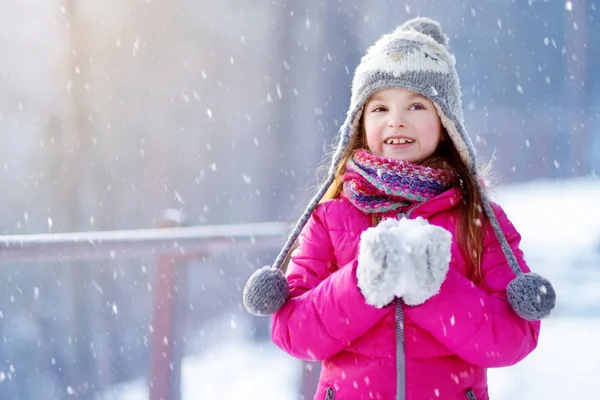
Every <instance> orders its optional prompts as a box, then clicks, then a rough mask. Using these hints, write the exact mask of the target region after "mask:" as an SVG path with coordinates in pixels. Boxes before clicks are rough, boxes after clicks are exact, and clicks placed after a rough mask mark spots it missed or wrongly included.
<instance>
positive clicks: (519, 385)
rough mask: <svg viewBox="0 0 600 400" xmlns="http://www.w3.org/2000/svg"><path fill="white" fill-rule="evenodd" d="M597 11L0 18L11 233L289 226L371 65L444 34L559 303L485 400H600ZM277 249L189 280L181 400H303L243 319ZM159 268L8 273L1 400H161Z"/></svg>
mask: <svg viewBox="0 0 600 400" xmlns="http://www.w3.org/2000/svg"><path fill="white" fill-rule="evenodd" d="M599 8H600V3H599V2H598V1H597V0H582V1H562V0H557V1H554V0H527V1H525V0H523V1H515V0H499V1H493V2H491V1H490V2H482V1H479V0H461V1H459V2H447V1H441V0H438V1H434V0H421V1H412V0H407V1H401V2H399V1H392V0H378V1H374V0H360V1H359V0H348V1H338V0H328V1H326V2H322V1H314V0H308V1H303V2H297V1H292V0H281V1H272V2H261V1H256V2H246V1H241V0H224V1H221V2H208V1H192V0H128V1H102V2H100V1H93V0H44V1H41V0H19V1H17V0H0V32H1V34H0V54H2V61H1V62H0V90H1V93H2V101H0V135H1V138H2V146H0V187H2V189H3V190H2V195H1V196H0V234H1V235H4V236H6V235H21V234H38V233H61V232H85V231H104V230H122V229H151V228H157V227H159V226H160V225H161V219H162V216H163V211H164V210H166V209H175V210H178V211H180V212H181V213H183V214H185V216H186V221H187V222H186V223H187V225H190V226H208V225H221V224H244V223H252V222H266V221H281V222H284V223H290V222H292V221H294V218H295V217H296V216H297V215H298V213H299V212H300V211H301V208H302V207H304V205H305V204H306V200H307V198H308V197H309V196H310V194H311V193H312V192H311V191H312V190H313V189H314V187H315V185H316V184H317V171H316V169H317V166H318V165H319V164H320V162H321V159H322V156H323V154H324V153H325V152H326V151H327V150H329V147H328V146H329V144H330V143H331V140H332V138H333V136H334V135H335V133H336V131H337V128H338V126H339V125H340V124H341V122H342V120H343V118H344V116H345V111H346V108H347V106H348V102H349V85H350V81H351V75H352V72H353V70H354V68H355V67H356V65H357V63H358V61H359V59H360V57H361V55H362V54H363V53H364V51H365V50H366V47H367V46H368V45H369V44H371V43H372V42H373V41H374V40H376V39H377V38H378V37H379V36H380V35H381V34H383V33H386V32H388V31H390V30H392V29H393V28H394V27H395V26H396V25H398V24H400V23H401V22H403V21H404V20H405V19H407V18H410V17H414V16H417V15H425V16H430V17H433V18H436V19H438V20H440V22H441V23H442V24H443V27H444V29H445V31H446V32H447V34H448V35H449V37H450V39H451V42H450V46H451V50H452V51H453V52H454V53H455V55H456V58H457V67H458V70H459V74H460V76H461V80H462V82H461V83H462V88H463V102H464V106H465V119H466V123H467V129H468V130H469V132H470V134H471V136H472V137H473V138H474V141H475V145H476V147H477V150H478V151H479V155H480V157H481V158H482V160H489V159H490V158H492V157H493V169H494V172H495V174H494V177H493V178H494V181H495V183H496V185H495V186H494V188H493V196H494V198H495V199H496V200H497V201H498V202H500V203H501V204H502V205H503V206H504V207H505V209H506V211H507V213H508V215H509V217H510V218H511V219H512V221H513V223H514V224H515V225H516V227H517V228H518V229H519V231H520V232H521V234H522V236H523V248H524V251H525V254H526V257H527V260H528V262H529V264H530V266H531V267H532V268H533V269H534V270H536V271H537V272H540V273H542V274H543V275H545V276H547V277H548V278H550V279H551V280H552V281H553V283H554V284H555V286H556V289H557V292H558V296H559V298H558V305H557V308H556V310H555V312H554V313H553V315H552V316H551V317H550V318H549V319H548V320H546V321H544V323H543V325H542V334H541V337H540V343H539V346H538V348H537V349H536V350H535V352H534V353H533V354H532V355H531V356H530V357H528V358H527V359H526V360H525V361H524V362H522V363H521V364H519V365H517V366H515V367H511V368H505V369H499V370H492V371H490V373H489V375H490V392H491V395H492V398H493V399H494V400H504V399H567V398H590V399H591V398H600V386H599V385H598V378H600V345H598V339H597V338H598V337H600V208H599V207H598V204H599V203H598V201H599V200H598V199H599V198H600V180H599V178H598V176H597V174H598V173H599V172H600V84H599V72H598V71H599V70H600V46H598V45H597V41H598V38H600V9H599ZM281 239H282V238H278V239H277V240H275V241H274V243H272V245H271V246H270V247H268V248H264V247H261V248H257V247H256V246H254V247H253V246H247V245H241V244H235V245H233V244H231V245H228V246H226V247H225V248H220V251H216V252H213V253H210V254H209V253H204V254H202V255H199V256H197V257H195V258H191V259H189V260H187V262H185V264H184V265H178V268H180V269H183V268H185V270H186V273H187V276H186V279H185V281H183V282H179V285H180V286H179V287H178V294H179V295H178V298H179V299H180V300H181V301H182V302H183V303H182V304H181V307H180V309H179V311H178V313H177V315H176V319H175V323H176V325H177V332H178V336H177V338H175V339H177V343H178V350H179V351H180V353H181V354H180V355H181V359H182V361H181V364H180V371H181V372H180V376H181V380H180V381H181V385H180V393H181V399H184V400H190V399H199V398H207V399H211V398H220V399H238V398H247V399H290V400H291V399H300V398H303V397H302V396H304V395H306V396H310V398H312V392H311V389H312V388H313V387H312V386H311V385H312V384H313V382H312V379H314V375H315V373H316V372H317V368H316V366H314V365H304V364H302V363H300V362H298V361H296V360H294V359H292V358H291V357H289V356H287V355H285V354H284V353H283V352H281V351H279V350H278V349H276V348H274V347H273V346H272V345H271V344H270V343H269V336H268V332H269V326H268V323H269V321H268V319H261V318H251V317H250V316H248V314H247V313H245V311H244V310H243V309H242V305H241V288H242V286H243V284H244V282H245V281H246V279H247V277H248V276H249V275H250V274H251V273H252V272H253V271H254V269H256V268H258V267H260V266H262V265H264V264H267V263H269V262H271V261H272V259H273V257H274V256H275V253H276V251H277V250H278V247H277V246H278V245H280V244H281ZM0 245H1V241H0ZM1 253H2V248H1V247H0V255H1ZM156 259H157V258H156V257H155V256H153V254H152V253H151V252H140V253H136V254H133V256H132V257H105V258H100V259H97V260H86V261H82V260H69V259H62V260H56V259H52V260H50V259H49V260H42V261H37V262H17V261H2V262H0V271H1V272H0V338H1V340H0V399H19V400H31V399H36V400H37V399H71V398H74V399H93V400H113V399H114V400H116V399H119V400H120V399H123V400H138V399H140V400H141V399H148V398H149V392H150V391H149V385H148V382H149V379H148V377H149V375H150V373H151V371H150V370H151V365H152V359H153V358H152V343H151V342H152V339H153V331H154V329H155V327H154V326H153V322H152V321H153V319H152V316H153V304H154V303H153V302H154V300H155V295H156V272H157V267H156V264H157V261H156ZM171 339H173V338H171ZM166 340H168V338H166ZM168 367H170V368H171V369H174V370H178V369H179V365H177V366H173V365H169V366H168Z"/></svg>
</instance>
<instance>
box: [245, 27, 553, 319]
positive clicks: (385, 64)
mask: <svg viewBox="0 0 600 400" xmlns="http://www.w3.org/2000/svg"><path fill="white" fill-rule="evenodd" d="M448 42H449V39H448V37H447V36H446V34H445V33H444V32H443V31H442V28H441V27H440V24H439V23H438V22H436V21H433V20H431V19H429V18H415V19H411V20H409V21H407V22H405V23H404V24H402V25H400V26H399V27H398V28H396V30H394V31H393V32H392V33H389V34H386V35H384V36H382V37H381V38H380V39H379V40H378V41H377V42H376V43H375V44H374V45H372V46H371V47H370V48H369V49H368V51H367V53H366V54H365V56H364V57H363V58H362V60H361V62H360V64H359V65H358V67H357V68H356V71H355V73H354V79H353V82H352V96H351V100H350V108H349V110H348V113H347V116H346V120H345V121H344V124H343V125H342V126H341V128H340V132H339V141H338V145H337V148H336V151H335V153H334V155H333V158H332V162H331V166H330V168H329V172H328V175H327V178H326V180H325V182H324V183H323V185H322V186H321V187H320V188H319V190H318V192H317V194H316V195H315V196H314V197H313V198H312V200H311V201H310V204H309V205H308V207H307V208H306V210H305V211H304V213H303V214H302V216H301V217H300V219H299V220H298V222H297V223H296V226H295V227H294V230H293V231H292V232H291V234H290V235H289V237H288V239H287V241H286V243H285V244H284V246H283V248H282V250H281V252H280V253H279V255H278V256H277V258H276V259H275V262H274V263H273V265H272V266H266V267H263V268H261V269H259V270H258V271H256V272H255V273H254V274H253V275H252V276H251V277H250V279H249V280H248V282H247V283H246V286H245V288H244V294H243V296H244V305H245V306H246V309H247V310H248V311H249V312H250V313H252V314H255V315H259V316H265V315H269V314H272V313H274V312H276V311H277V310H279V308H281V307H282V306H283V304H284V303H285V301H286V300H287V298H288V294H289V293H288V292H289V287H288V282H287V279H286V277H285V276H284V274H283V272H282V271H281V266H282V265H283V263H284V261H285V259H286V257H287V255H288V253H289V252H290V250H291V248H292V246H293V244H294V242H295V241H296V239H297V238H298V236H299V234H300V231H301V230H302V228H303V227H304V225H305V224H306V222H307V221H308V219H309V218H310V216H311V214H312V212H313V210H314V209H315V207H316V206H317V204H318V203H319V201H320V200H321V198H322V197H323V195H324V194H325V192H326V191H327V189H328V188H329V186H330V185H331V183H332V182H333V181H334V179H335V174H336V171H337V168H338V164H339V163H340V161H341V159H342V154H343V151H344V149H345V148H346V146H347V145H348V143H349V142H350V138H351V137H353V135H358V134H360V132H358V126H359V123H360V119H361V116H362V112H363V107H364V105H365V102H366V101H367V99H368V98H369V97H370V96H371V95H373V94H374V93H375V92H377V91H379V90H381V89H386V88H404V89H408V90H411V91H414V92H417V93H419V94H421V95H423V96H425V97H427V98H428V99H430V100H431V101H432V102H433V104H434V105H435V107H436V109H437V112H438V115H439V116H440V119H441V122H442V125H443V126H444V128H445V129H446V131H447V132H448V136H449V137H450V139H451V140H452V143H453V145H454V147H455V148H456V150H457V151H458V154H459V155H460V157H461V159H462V161H463V162H464V163H465V165H466V166H467V167H468V169H469V171H470V172H471V173H472V174H473V176H474V177H477V165H476V161H475V160H476V155H475V148H474V147H473V144H472V142H471V139H470V138H469V136H468V135H467V131H466V129H465V127H464V121H463V111H462V100H461V96H462V94H461V90H460V83H459V79H458V74H457V72H456V65H455V64H456V61H455V59H454V56H453V55H452V54H451V53H450V52H449V51H448V47H447V46H448ZM474 181H475V182H476V183H477V190H478V191H479V193H480V195H481V200H482V206H483V210H484V212H485V213H486V215H487V217H488V219H489V221H490V223H491V225H492V227H493V229H494V232H495V234H496V236H497V238H498V241H499V242H500V244H501V247H502V251H503V252H504V255H505V257H506V259H507V261H508V265H509V266H510V267H511V269H512V270H513V271H514V273H515V275H516V279H514V280H513V281H511V282H510V283H509V285H508V287H507V296H508V301H509V302H510V304H511V306H512V307H513V309H514V310H515V311H516V312H517V314H519V315H520V316H521V317H523V318H524V319H527V320H531V321H533V320H539V319H541V318H544V317H546V316H548V315H549V314H550V312H551V310H552V309H553V308H554V305H555V302H556V293H555V291H554V288H553V287H552V285H551V284H550V282H549V281H548V280H547V279H545V278H543V277H541V276H540V275H538V274H535V273H523V271H522V270H521V269H520V267H519V265H518V263H517V259H516V257H515V255H514V254H513V252H512V250H511V248H510V246H509V244H508V242H507V240H506V238H505V237H504V234H503V233H502V230H501V228H500V225H499V224H498V220H497V219H496V216H495V214H494V212H493V210H492V207H491V205H490V202H489V200H488V198H487V195H486V193H485V191H484V190H483V187H482V186H481V184H480V183H479V180H478V179H474Z"/></svg>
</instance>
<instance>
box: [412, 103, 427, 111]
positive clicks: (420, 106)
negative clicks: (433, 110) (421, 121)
mask: <svg viewBox="0 0 600 400" xmlns="http://www.w3.org/2000/svg"><path fill="white" fill-rule="evenodd" d="M408 109H409V110H426V109H427V108H426V107H425V106H424V105H423V104H421V103H415V104H411V105H410V107H408Z"/></svg>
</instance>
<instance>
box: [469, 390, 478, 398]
mask: <svg viewBox="0 0 600 400" xmlns="http://www.w3.org/2000/svg"><path fill="white" fill-rule="evenodd" d="M467 400H477V397H475V392H474V391H473V389H469V390H467Z"/></svg>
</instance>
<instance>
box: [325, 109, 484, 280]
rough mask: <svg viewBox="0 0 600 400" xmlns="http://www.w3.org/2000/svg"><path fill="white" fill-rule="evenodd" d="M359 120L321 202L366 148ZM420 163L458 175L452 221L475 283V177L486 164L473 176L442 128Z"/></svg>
mask: <svg viewBox="0 0 600 400" xmlns="http://www.w3.org/2000/svg"><path fill="white" fill-rule="evenodd" d="M362 119H363V118H362V117H361V120H360V122H359V125H358V128H357V131H358V134H354V135H352V136H351V138H350V141H349V143H348V145H347V146H346V148H345V149H344V150H343V153H342V157H341V159H340V163H339V164H338V166H337V170H336V174H335V178H334V180H333V182H332V183H331V185H330V186H329V188H328V189H327V191H326V192H325V194H324V195H323V197H322V198H321V200H320V202H321V203H322V202H325V201H327V200H331V199H335V198H339V197H340V194H341V193H342V190H343V182H342V176H343V175H344V173H345V172H346V163H347V162H348V160H349V159H350V158H352V156H353V155H354V153H355V152H356V151H357V150H359V149H368V146H367V143H366V137H365V130H364V126H363V122H362ZM421 165H424V166H427V167H432V168H440V169H445V170H449V171H452V172H454V173H455V174H456V176H457V177H458V179H457V180H456V185H457V186H459V187H460V189H461V192H462V202H461V203H460V204H459V205H458V207H460V208H459V218H457V220H456V232H457V242H458V245H459V249H460V251H461V252H462V254H463V257H465V258H466V259H468V260H471V262H472V265H473V270H472V271H471V274H470V275H471V279H472V280H473V281H474V282H476V283H478V282H480V281H481V280H482V278H483V277H482V270H481V253H482V251H483V234H484V230H483V229H482V228H483V226H484V225H485V223H486V222H487V221H486V220H485V218H486V217H485V213H483V209H482V207H481V196H480V194H479V191H478V190H477V183H476V181H475V179H483V178H484V177H485V176H487V174H488V171H489V166H490V164H487V165H486V166H485V167H484V168H483V169H482V170H480V171H479V172H478V176H477V178H476V177H474V176H473V175H472V174H471V172H470V171H469V168H468V167H467V166H466V165H465V163H464V162H463V161H462V158H461V157H460V155H459V154H458V151H457V150H456V148H455V147H454V145H453V144H452V141H451V139H450V136H449V135H448V132H447V131H446V130H445V129H443V139H442V140H441V141H440V143H439V145H438V148H437V149H436V152H435V153H434V154H433V155H432V156H431V157H429V158H428V159H426V160H424V161H423V162H421ZM373 221H374V223H376V222H378V220H377V219H376V218H374V220H373Z"/></svg>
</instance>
